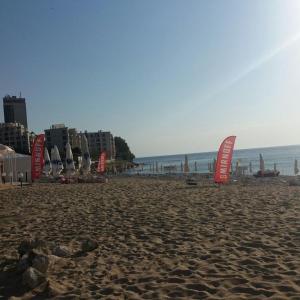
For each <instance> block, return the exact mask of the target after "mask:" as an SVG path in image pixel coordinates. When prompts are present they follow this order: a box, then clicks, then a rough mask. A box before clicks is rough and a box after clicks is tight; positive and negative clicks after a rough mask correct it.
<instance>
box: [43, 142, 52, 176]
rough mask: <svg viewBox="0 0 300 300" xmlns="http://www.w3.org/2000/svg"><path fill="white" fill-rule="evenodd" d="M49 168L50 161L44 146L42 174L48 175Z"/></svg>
mask: <svg viewBox="0 0 300 300" xmlns="http://www.w3.org/2000/svg"><path fill="white" fill-rule="evenodd" d="M51 170H52V165H51V161H50V156H49V152H48V149H47V148H46V147H45V151H44V174H45V175H46V176H49V174H50V173H51Z"/></svg>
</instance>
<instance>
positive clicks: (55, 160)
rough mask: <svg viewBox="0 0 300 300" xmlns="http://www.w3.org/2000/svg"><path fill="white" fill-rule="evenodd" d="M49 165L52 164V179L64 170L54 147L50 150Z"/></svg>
mask: <svg viewBox="0 0 300 300" xmlns="http://www.w3.org/2000/svg"><path fill="white" fill-rule="evenodd" d="M51 164H52V174H53V176H54V177H56V176H58V175H59V174H60V173H61V172H62V170H63V169H64V167H63V163H62V161H61V158H60V155H59V151H58V148H57V146H56V145H55V146H54V147H53V148H52V149H51Z"/></svg>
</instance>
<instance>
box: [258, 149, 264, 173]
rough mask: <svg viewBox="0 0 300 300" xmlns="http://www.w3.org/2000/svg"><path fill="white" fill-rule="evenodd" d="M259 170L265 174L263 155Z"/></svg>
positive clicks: (260, 158) (260, 159)
mask: <svg viewBox="0 0 300 300" xmlns="http://www.w3.org/2000/svg"><path fill="white" fill-rule="evenodd" d="M259 168H260V171H261V173H262V174H264V173H265V161H264V159H263V157H262V155H261V154H259Z"/></svg>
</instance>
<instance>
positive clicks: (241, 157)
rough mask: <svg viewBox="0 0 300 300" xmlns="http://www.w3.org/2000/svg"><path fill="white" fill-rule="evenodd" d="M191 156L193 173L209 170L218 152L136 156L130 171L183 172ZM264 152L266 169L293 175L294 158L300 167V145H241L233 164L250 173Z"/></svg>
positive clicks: (190, 163)
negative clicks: (247, 147)
mask: <svg viewBox="0 0 300 300" xmlns="http://www.w3.org/2000/svg"><path fill="white" fill-rule="evenodd" d="M186 154H187V157H188V164H189V169H190V172H191V173H208V172H209V169H211V167H212V164H213V161H214V159H216V158H217V152H203V153H190V154H188V153H184V154H176V155H164V156H153V157H140V158H136V159H135V160H134V162H135V163H137V164H139V167H137V168H134V169H132V170H131V171H130V172H131V173H139V174H153V173H157V174H163V173H167V172H166V170H168V168H170V167H171V168H172V173H181V172H182V164H184V159H185V155H186ZM260 154H262V156H263V159H264V161H265V169H270V170H273V169H274V164H276V166H275V168H276V170H278V171H280V175H294V166H295V160H298V161H299V169H300V145H292V146H280V147H268V148H255V149H241V150H235V151H234V153H233V160H232V166H233V168H235V166H236V164H237V161H238V165H239V166H240V167H244V169H245V174H249V175H250V174H251V172H250V170H249V166H250V163H251V165H252V173H255V172H257V171H258V170H259V155H260Z"/></svg>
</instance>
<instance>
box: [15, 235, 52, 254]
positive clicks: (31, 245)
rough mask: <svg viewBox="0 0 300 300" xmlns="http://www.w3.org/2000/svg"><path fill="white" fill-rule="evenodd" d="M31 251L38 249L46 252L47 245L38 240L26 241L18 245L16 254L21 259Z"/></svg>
mask: <svg viewBox="0 0 300 300" xmlns="http://www.w3.org/2000/svg"><path fill="white" fill-rule="evenodd" d="M33 249H40V250H43V251H46V252H47V244H46V242H45V241H42V240H39V239H37V238H36V239H27V240H24V241H22V242H21V243H20V245H19V247H18V253H19V255H20V257H22V256H23V255H24V254H27V253H29V252H30V251H32V250H33Z"/></svg>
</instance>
